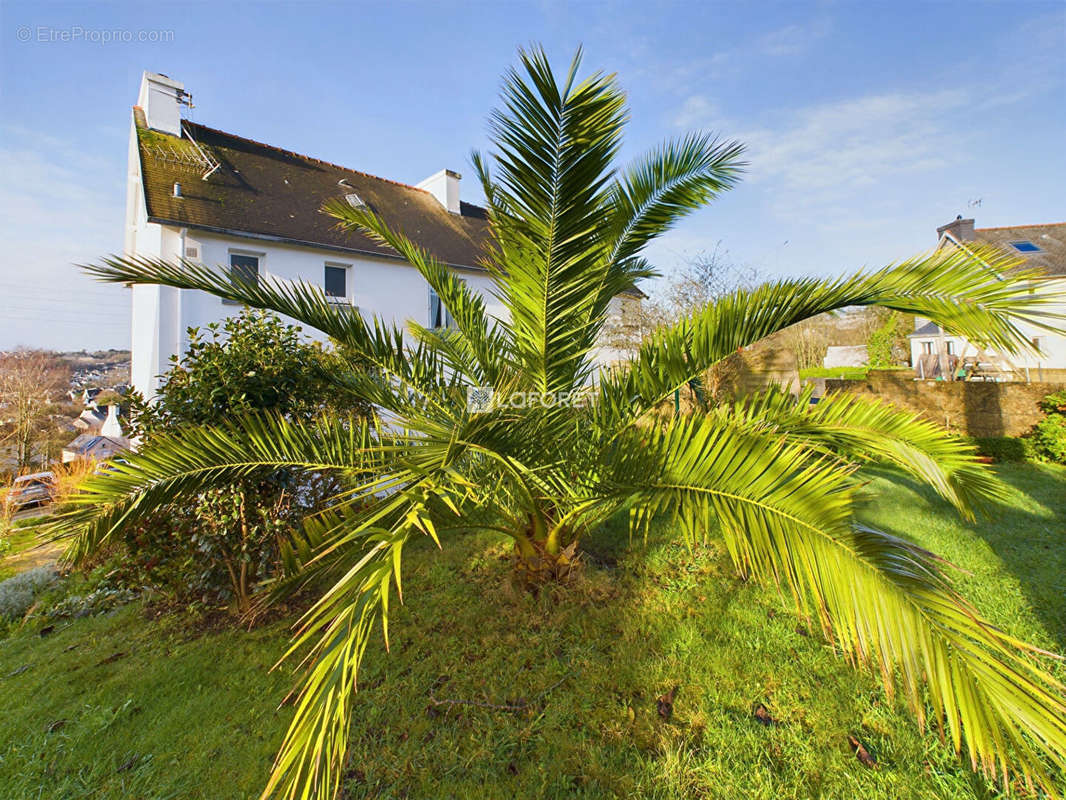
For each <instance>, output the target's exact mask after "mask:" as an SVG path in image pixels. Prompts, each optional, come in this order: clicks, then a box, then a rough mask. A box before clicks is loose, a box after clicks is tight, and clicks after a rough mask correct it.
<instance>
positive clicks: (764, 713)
mask: <svg viewBox="0 0 1066 800" xmlns="http://www.w3.org/2000/svg"><path fill="white" fill-rule="evenodd" d="M752 716H753V717H755V721H756V722H758V723H759V724H760V725H765V726H766V727H768V728H769V727H770V726H771V725H776V724H777V720H776V719H774V718H773V717H771V716H770V712H769V711H768V710H767V708H766V706H764V705H763V704H762V703H759V705H757V706H755V711H753V712H752Z"/></svg>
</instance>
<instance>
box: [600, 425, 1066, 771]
mask: <svg viewBox="0 0 1066 800" xmlns="http://www.w3.org/2000/svg"><path fill="white" fill-rule="evenodd" d="M605 461H606V462H607V464H608V465H609V466H607V467H605V472H606V474H607V475H609V478H608V479H607V481H606V486H605V489H606V490H607V492H609V493H610V494H612V495H613V496H615V497H619V498H622V497H633V498H637V500H636V502H635V505H634V506H633V511H634V515H635V519H636V520H637V521H638V522H639V521H641V520H643V519H646V518H647V517H648V515H649V514H652V513H655V512H658V511H671V512H672V513H674V514H675V515H676V518H677V519H678V520H679V521H680V522H681V523H682V525H681V527H682V532H683V533H685V535H686V537H691V536H694V535H703V536H706V535H709V533H710V532H711V531H712V530H714V529H715V528H717V529H718V530H720V532H721V535H722V537H723V539H724V541H725V544H726V546H727V549H728V551H729V553H730V556H731V557H732V559H733V562H734V564H735V565H736V567H737V568H738V570H740V571H741V572H742V573H743V574H747V575H754V576H756V577H759V578H761V579H764V580H770V581H775V582H779V583H783V584H784V585H785V586H787V587H788V588H789V589H790V590H791V591H792V594H793V596H794V598H795V600H796V603H797V606H798V608H799V610H800V611H801V613H803V614H805V615H806V616H808V618H810V619H813V620H815V621H817V623H818V624H819V625H820V627H821V628H822V630H823V631H824V632H825V634H826V635H827V636H828V637H829V638H830V639H831V640H832V641H833V642H834V643H835V644H836V645H837V646H838V647H839V648H840V650H841V651H842V652H844V653H845V654H846V655H848V656H849V658H850V659H852V660H854V661H856V662H858V663H859V664H862V665H868V666H872V667H873V668H875V669H876V670H877V671H879V672H880V674H881V677H882V679H883V681H884V683H885V686H886V689H887V690H888V691H890V692H891V691H892V690H893V688H894V687H895V686H896V685H897V684H899V685H900V686H901V687H902V689H903V692H904V694H905V697H906V699H907V701H908V702H909V704H910V705H911V707H912V708H913V709H914V711H915V713H916V714H917V715H918V718H919V721H920V722H921V724H923V726H924V724H925V720H926V719H927V718H928V717H931V720H932V723H933V724H934V726H936V727H938V728H940V729H941V730H945V731H946V732H947V733H948V735H949V737H950V740H951V742H952V744H953V746H954V747H955V749H956V750H958V751H960V752H962V751H963V750H965V751H967V752H968V753H969V755H970V759H971V763H972V764H973V766H974V768H975V769H977V768H981V769H983V770H984V771H985V772H986V773H988V774H989V775H992V776H995V775H997V774H1002V775H1006V774H1007V773H1008V772H1009V771H1010V770H1011V769H1015V770H1018V771H1020V772H1021V773H1022V774H1024V775H1025V776H1027V777H1031V778H1033V779H1035V780H1036V781H1038V782H1039V783H1040V784H1041V785H1042V786H1043V787H1044V788H1045V789H1047V790H1048V791H1054V788H1055V784H1054V780H1053V778H1052V777H1051V774H1052V773H1051V772H1050V771H1049V769H1048V767H1049V765H1053V766H1054V768H1055V769H1056V770H1062V769H1063V768H1064V767H1066V699H1064V687H1063V686H1062V685H1061V684H1060V683H1059V682H1058V681H1057V680H1056V679H1055V678H1054V677H1053V676H1052V675H1051V674H1050V673H1049V672H1048V671H1047V670H1045V669H1043V668H1042V667H1041V666H1040V665H1039V664H1038V663H1036V661H1035V660H1034V657H1033V651H1032V649H1031V648H1028V647H1027V646H1026V645H1024V643H1022V642H1020V641H1019V640H1017V639H1015V638H1014V637H1012V636H1010V635H1008V634H1007V633H1004V632H1003V631H1001V630H999V629H998V628H996V627H994V626H993V625H991V624H990V623H988V622H987V621H985V620H983V619H982V618H981V616H980V615H979V614H978V613H977V611H976V610H975V609H974V608H973V607H972V606H970V605H969V604H968V603H967V602H966V601H965V600H964V599H963V598H962V597H960V596H959V594H958V593H957V592H956V591H955V590H954V589H953V588H952V586H951V584H950V583H949V581H948V580H947V578H946V577H945V576H944V574H943V572H942V570H941V566H940V564H941V562H940V560H939V559H938V558H937V557H936V556H934V555H933V554H931V553H929V552H927V551H925V550H923V549H922V548H920V547H917V546H915V545H913V544H911V543H909V542H906V541H904V540H903V539H900V538H897V537H895V536H891V535H888V534H886V533H882V532H880V531H876V530H873V529H871V528H868V527H865V526H862V525H856V524H853V523H852V508H851V506H852V495H853V486H854V482H853V480H852V479H851V477H850V470H849V469H842V468H841V466H840V465H839V462H837V461H836V460H834V459H826V458H824V457H823V458H819V457H818V454H817V451H811V450H808V449H807V448H804V447H802V446H800V445H796V444H790V443H789V441H788V439H787V438H785V437H781V436H780V435H778V434H777V433H774V432H767V431H763V432H756V431H753V430H749V431H738V430H736V429H733V428H731V427H724V428H723V427H722V426H721V425H720V423H719V422H718V421H717V420H715V419H714V418H713V417H708V418H699V417H697V418H694V419H692V420H679V421H675V422H674V423H672V424H670V425H668V426H666V427H665V429H663V430H661V431H647V432H640V433H637V432H632V433H629V434H627V435H626V436H625V437H624V440H623V441H620V442H618V443H617V445H616V447H612V448H611V449H610V450H609V452H608V453H607V454H606V458H605ZM927 701H928V702H929V703H931V705H932V711H933V713H932V714H931V715H927V712H926V705H925V704H926V702H927Z"/></svg>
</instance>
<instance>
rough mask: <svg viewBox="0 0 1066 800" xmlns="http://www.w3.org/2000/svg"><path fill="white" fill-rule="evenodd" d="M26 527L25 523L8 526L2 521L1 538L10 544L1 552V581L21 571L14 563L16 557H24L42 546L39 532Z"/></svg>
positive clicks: (0, 522)
mask: <svg viewBox="0 0 1066 800" xmlns="http://www.w3.org/2000/svg"><path fill="white" fill-rule="evenodd" d="M24 525H25V522H22V521H18V522H15V523H13V524H11V525H10V526H7V525H5V524H4V522H2V521H0V536H2V537H3V538H4V541H5V542H7V544H8V547H5V548H4V549H3V550H2V551H0V581H2V580H4V579H5V578H10V577H11V576H12V575H14V574H15V573H16V572H18V571H19V570H18V567H17V565H16V564H15V563H13V562H15V558H14V557H15V556H19V555H22V554H23V553H25V552H26V551H27V550H29V549H31V548H33V547H36V546H37V545H38V544H40V541H39V540H38V537H37V532H36V531H34V530H32V529H30V528H26V527H24Z"/></svg>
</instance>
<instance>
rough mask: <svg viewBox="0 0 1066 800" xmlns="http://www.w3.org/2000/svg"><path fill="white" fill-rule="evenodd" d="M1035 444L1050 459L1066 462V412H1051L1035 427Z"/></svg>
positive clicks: (1033, 436) (1058, 462)
mask: <svg viewBox="0 0 1066 800" xmlns="http://www.w3.org/2000/svg"><path fill="white" fill-rule="evenodd" d="M1032 439H1033V444H1034V445H1035V447H1036V450H1037V452H1038V453H1039V454H1040V455H1041V456H1043V457H1044V458H1045V459H1047V460H1048V461H1053V462H1054V463H1056V464H1066V414H1049V415H1048V416H1047V417H1045V418H1044V419H1042V420H1040V422H1038V423H1037V424H1036V427H1035V428H1034V429H1033V434H1032Z"/></svg>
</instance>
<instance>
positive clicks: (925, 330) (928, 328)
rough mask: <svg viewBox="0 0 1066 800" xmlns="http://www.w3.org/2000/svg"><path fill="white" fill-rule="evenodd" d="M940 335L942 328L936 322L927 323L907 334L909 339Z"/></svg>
mask: <svg viewBox="0 0 1066 800" xmlns="http://www.w3.org/2000/svg"><path fill="white" fill-rule="evenodd" d="M938 333H940V326H939V325H937V324H936V323H935V322H929V321H926V323H925V324H924V325H919V326H918V327H917V328H915V329H914V330H913V331H911V332H910V333H908V334H907V338H908V339H913V338H914V337H915V336H936V335H937V334H938Z"/></svg>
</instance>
